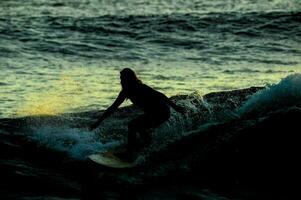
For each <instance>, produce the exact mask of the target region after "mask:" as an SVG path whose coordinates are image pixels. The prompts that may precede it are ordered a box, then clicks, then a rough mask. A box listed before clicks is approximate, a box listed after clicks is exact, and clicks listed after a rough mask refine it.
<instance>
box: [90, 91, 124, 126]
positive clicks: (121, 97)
mask: <svg viewBox="0 0 301 200" xmlns="http://www.w3.org/2000/svg"><path fill="white" fill-rule="evenodd" d="M125 98H126V96H125V93H124V91H123V90H122V91H121V92H120V93H119V95H118V97H117V98H116V100H115V101H114V103H113V104H112V105H111V106H110V107H109V108H108V109H107V110H106V111H105V112H104V113H103V115H102V116H101V117H100V118H99V119H98V120H97V121H96V122H95V123H94V124H93V125H92V126H91V127H90V130H93V129H95V128H97V127H98V126H99V124H100V123H101V122H102V121H103V120H104V119H105V118H107V117H108V116H110V115H111V114H112V113H113V112H115V111H116V110H117V108H118V107H119V106H120V104H122V103H123V101H124V100H125Z"/></svg>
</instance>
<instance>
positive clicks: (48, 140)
mask: <svg viewBox="0 0 301 200" xmlns="http://www.w3.org/2000/svg"><path fill="white" fill-rule="evenodd" d="M29 138H30V139H32V140H35V141H36V142H37V143H38V144H39V145H41V146H45V147H48V148H50V149H54V150H57V151H61V152H66V153H68V154H69V155H70V156H71V157H73V158H75V159H79V160H85V159H86V158H87V156H88V155H90V154H92V153H97V152H103V151H106V150H109V149H113V148H115V147H116V146H118V145H120V142H118V141H111V142H107V143H103V142H101V141H100V140H99V138H98V137H97V135H96V133H95V132H92V131H87V130H84V129H79V128H70V127H68V126H41V127H35V128H34V129H32V132H31V134H30V136H29Z"/></svg>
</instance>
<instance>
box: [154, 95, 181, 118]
mask: <svg viewBox="0 0 301 200" xmlns="http://www.w3.org/2000/svg"><path fill="white" fill-rule="evenodd" d="M160 95H161V97H162V99H163V100H164V101H165V102H166V103H167V104H168V105H169V106H170V107H172V108H173V109H174V110H175V111H177V112H179V113H181V114H184V113H185V108H184V107H182V106H178V105H177V104H175V103H174V102H173V101H172V100H170V98H168V97H167V96H166V95H165V94H163V93H161V92H160Z"/></svg>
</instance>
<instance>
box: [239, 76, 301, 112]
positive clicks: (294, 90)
mask: <svg viewBox="0 0 301 200" xmlns="http://www.w3.org/2000/svg"><path fill="white" fill-rule="evenodd" d="M293 106H301V74H292V75H289V76H287V77H286V78H284V79H282V80H281V81H280V82H279V83H278V84H273V85H269V86H267V88H266V89H264V90H260V91H258V92H257V93H255V94H254V95H253V96H252V97H251V98H250V99H249V100H247V101H246V103H245V104H244V105H243V106H242V107H241V108H239V109H238V111H239V113H240V114H241V115H244V114H248V113H267V112H270V111H275V110H278V109H283V108H288V107H293Z"/></svg>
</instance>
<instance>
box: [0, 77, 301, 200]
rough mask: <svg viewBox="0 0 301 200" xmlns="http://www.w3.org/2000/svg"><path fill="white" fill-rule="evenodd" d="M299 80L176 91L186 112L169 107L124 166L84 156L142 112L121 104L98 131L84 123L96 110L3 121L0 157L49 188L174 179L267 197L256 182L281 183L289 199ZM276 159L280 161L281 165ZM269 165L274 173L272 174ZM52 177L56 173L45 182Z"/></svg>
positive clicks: (114, 139) (111, 143)
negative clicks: (130, 165)
mask: <svg viewBox="0 0 301 200" xmlns="http://www.w3.org/2000/svg"><path fill="white" fill-rule="evenodd" d="M300 86H301V75H300V74H293V75H290V76H288V77H286V78H284V79H283V80H281V81H280V82H279V83H278V84H275V85H270V86H267V87H265V88H262V87H251V88H247V89H239V90H232V91H223V92H215V93H209V94H207V95H204V96H201V95H199V94H197V93H192V94H190V95H177V96H174V97H172V100H173V101H175V102H176V103H177V104H180V105H182V106H184V107H186V109H187V113H186V114H185V115H180V114H177V113H175V112H174V111H172V115H171V118H170V120H168V122H166V123H164V124H163V125H161V126H160V127H158V128H157V129H156V130H154V131H153V138H154V142H153V144H152V145H151V147H150V149H148V150H147V151H144V152H142V157H143V159H142V160H141V159H140V160H139V162H140V163H139V164H138V165H137V167H136V168H135V169H133V170H128V171H112V170H111V169H105V168H100V166H98V165H97V166H95V165H93V166H92V163H91V162H88V161H86V160H85V159H86V156H87V155H89V154H90V153H94V152H98V151H105V150H108V149H112V148H116V147H118V146H120V145H122V144H123V143H124V140H125V138H126V129H127V122H128V121H129V120H131V119H132V118H134V117H135V116H137V115H139V114H140V113H141V112H140V111H139V110H138V109H137V108H135V107H133V106H127V107H122V108H119V109H118V111H117V112H116V113H114V114H113V115H112V116H111V117H110V118H108V119H106V120H105V121H104V122H103V124H101V126H100V127H99V128H98V130H97V131H95V132H90V131H87V129H86V128H85V127H86V126H87V124H91V123H93V122H94V121H95V119H96V118H97V116H99V114H101V112H98V111H87V112H81V113H70V114H63V115H59V116H28V117H23V118H10V119H0V144H1V145H0V150H1V152H5V154H0V163H1V166H5V168H4V169H11V171H8V173H7V174H8V175H7V176H9V175H10V174H13V176H11V177H13V178H14V180H15V179H16V180H19V179H18V178H20V177H21V178H23V177H24V176H25V177H33V179H34V180H35V181H37V179H36V177H39V179H38V180H39V181H40V180H42V181H44V182H46V183H48V185H47V186H49V184H50V185H51V184H53V185H56V184H57V183H61V182H62V181H63V182H67V183H69V179H68V177H72V178H73V179H72V180H74V179H76V180H82V179H83V177H82V176H85V178H84V180H85V181H86V182H90V181H91V180H90V179H89V177H93V180H94V181H96V182H97V184H100V185H101V184H105V185H110V184H112V185H116V184H117V183H118V185H120V184H121V185H123V186H124V187H127V188H128V187H130V186H131V185H135V189H137V187H138V186H139V185H140V186H142V187H143V186H145V185H147V188H148V189H149V185H150V184H157V183H158V182H160V183H161V182H162V181H164V183H170V182H171V181H172V182H173V183H174V181H175V180H177V181H180V182H181V183H185V181H187V182H189V183H191V182H192V181H193V182H196V183H198V184H201V185H205V186H212V185H213V187H215V188H216V187H217V188H218V187H220V188H223V189H224V188H225V186H226V188H232V189H235V190H237V185H239V186H242V187H243V188H255V189H256V191H255V194H253V195H255V196H256V195H257V196H256V199H258V198H257V197H258V195H259V197H262V196H260V195H264V194H262V193H258V191H260V188H261V189H262V188H264V193H265V195H266V192H268V193H269V194H274V191H275V188H279V190H280V189H281V190H280V191H282V192H281V193H277V196H278V197H279V195H281V196H282V195H284V196H285V197H286V196H287V195H292V193H291V192H294V191H292V187H291V185H292V184H293V183H294V181H291V180H288V179H291V178H292V177H296V176H295V174H296V173H297V172H298V171H299V168H300V167H299V166H298V165H297V164H296V162H297V161H296V159H295V158H296V157H298V156H300V155H299V154H298V152H300V148H299V146H300V145H299V144H298V142H297V141H299V140H298V139H297V137H298V135H299V134H298V128H299V121H298V120H299V119H300V116H301V105H300V102H301V101H300V98H301V92H300ZM289 129H290V131H288V130H289ZM280 147H281V148H280ZM43 149H47V150H48V151H47V152H46V151H45V150H43ZM59 155H61V156H59ZM45 157H46V158H45ZM49 160H50V161H49ZM279 163H285V166H286V167H285V170H283V166H282V165H279ZM295 166H298V167H295ZM271 168H273V169H275V170H277V171H278V172H279V173H277V176H275V174H274V172H273V171H271V170H270V169H271ZM53 171H55V172H56V171H58V172H59V173H60V174H59V175H57V174H55V173H54V172H53ZM250 171H252V172H254V173H249V172H250ZM14 172H16V173H15V174H14ZM42 172H43V173H42ZM83 172H84V173H83ZM41 174H44V176H41ZM45 174H46V175H47V176H45ZM53 176H55V177H59V178H57V179H54V180H53V182H50V183H49V177H53ZM11 177H10V178H11ZM63 177H64V178H63ZM87 177H88V178H87ZM87 179H88V181H87ZM22 180H23V179H22ZM26 180H27V179H26ZM16 182H18V181H16ZM44 182H43V183H44ZM34 183H36V182H34ZM70 183H73V182H72V181H71V182H70ZM81 183H82V182H81ZM94 183H95V182H93V184H94ZM82 184H84V183H82ZM287 185H289V186H290V187H286V186H287ZM73 186H74V185H73V184H71V186H68V187H67V188H73V189H74V187H73ZM64 187H65V186H64ZM22 188H24V184H23V185H22ZM287 188H289V189H287ZM31 189H32V188H31ZM78 190H80V189H77V190H76V191H78ZM72 191H74V190H72ZM97 191H98V192H99V189H98V190H97ZM215 191H216V190H215ZM231 191H233V190H231ZM251 191H252V190H251ZM297 191H298V190H297ZM94 192H95V191H94ZM238 193H239V194H240V195H241V191H240V190H238ZM248 194H249V192H248ZM248 197H249V196H247V197H246V196H244V197H241V196H240V198H239V199H250V198H248ZM268 197H271V196H268Z"/></svg>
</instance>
